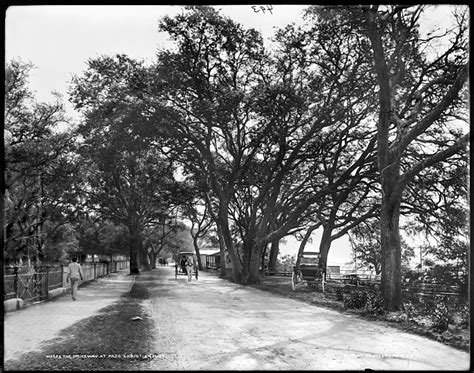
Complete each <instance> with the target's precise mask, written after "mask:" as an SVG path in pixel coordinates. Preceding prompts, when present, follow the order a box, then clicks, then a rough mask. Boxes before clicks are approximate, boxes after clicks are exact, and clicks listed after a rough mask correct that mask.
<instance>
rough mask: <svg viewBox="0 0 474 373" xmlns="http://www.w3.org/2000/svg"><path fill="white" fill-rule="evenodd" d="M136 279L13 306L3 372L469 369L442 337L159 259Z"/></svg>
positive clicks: (465, 357) (112, 279)
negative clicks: (179, 272)
mask: <svg viewBox="0 0 474 373" xmlns="http://www.w3.org/2000/svg"><path fill="white" fill-rule="evenodd" d="M130 279H131V278H130V276H128V277H127V276H113V277H110V278H107V279H103V280H101V281H98V282H96V283H94V284H91V285H90V286H88V288H87V289H84V290H81V289H80V291H79V298H78V301H77V302H72V301H71V300H70V299H69V297H64V298H59V299H55V300H54V301H52V302H47V303H44V304H39V305H35V306H31V307H29V308H28V309H25V310H20V311H17V312H14V313H12V314H8V315H7V316H6V317H5V320H4V322H5V330H4V333H5V334H4V337H5V338H4V341H5V351H4V353H5V355H4V356H5V360H8V359H11V360H9V364H8V366H7V364H5V370H8V369H15V370H28V369H31V368H32V367H36V368H37V369H38V370H70V369H79V368H80V369H85V370H111V369H112V370H116V369H119V370H135V371H140V370H364V369H373V370H427V371H430V370H468V369H469V364H470V357H469V354H468V353H466V352H463V351H460V350H457V349H454V348H452V347H448V346H446V345H443V344H441V343H439V342H435V341H432V340H429V339H427V338H424V337H420V336H417V335H412V334H408V333H404V332H401V331H399V330H397V329H393V328H391V327H389V326H387V325H385V324H383V323H377V322H369V321H367V320H363V319H360V318H358V317H357V316H355V315H347V314H342V313H340V312H337V311H333V310H328V309H324V308H320V307H317V306H314V305H309V304H307V303H304V302H302V301H299V300H293V299H288V298H285V297H283V296H279V295H274V294H272V293H270V292H265V291H262V290H258V289H255V288H251V287H244V286H240V285H237V284H233V283H230V282H228V281H224V280H222V279H220V278H218V277H217V276H215V275H211V274H208V273H201V274H200V276H199V280H198V281H196V280H195V279H193V281H192V282H190V283H189V282H188V281H187V278H185V277H184V276H179V277H178V278H177V279H175V276H174V268H173V267H160V268H158V269H156V270H153V271H150V272H142V273H141V274H140V275H139V276H136V277H134V285H133V288H132V291H131V292H130V289H131V285H132V283H133V281H130ZM135 315H140V316H141V321H140V320H138V321H133V319H134V317H133V316H135ZM68 336H69V338H68ZM111 353H113V354H116V355H114V357H113V358H112V357H111V356H110V355H106V354H111ZM48 354H66V355H64V356H63V355H60V356H62V357H65V356H67V357H74V359H71V360H69V359H59V360H57V359H56V357H54V358H47V356H48ZM72 354H82V355H80V356H79V357H75V356H76V355H72ZM84 354H104V357H100V356H99V357H98V356H95V357H92V356H89V355H87V356H86V355H84ZM143 356H146V358H145V359H142V357H143ZM116 357H120V359H116ZM5 360H4V361H5Z"/></svg>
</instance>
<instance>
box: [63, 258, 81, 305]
mask: <svg viewBox="0 0 474 373" xmlns="http://www.w3.org/2000/svg"><path fill="white" fill-rule="evenodd" d="M79 279H80V280H83V279H84V275H83V274H82V268H81V265H80V264H79V263H77V258H76V257H73V258H72V263H69V265H68V267H67V277H66V281H69V280H71V297H72V300H76V295H77V288H78V287H79Z"/></svg>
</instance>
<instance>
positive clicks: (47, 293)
mask: <svg viewBox="0 0 474 373" xmlns="http://www.w3.org/2000/svg"><path fill="white" fill-rule="evenodd" d="M44 287H45V289H46V299H48V297H49V265H46V277H45V279H44Z"/></svg>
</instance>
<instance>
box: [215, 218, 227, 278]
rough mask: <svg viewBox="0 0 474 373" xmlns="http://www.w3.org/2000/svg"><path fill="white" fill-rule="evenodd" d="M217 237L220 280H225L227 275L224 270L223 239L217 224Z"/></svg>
mask: <svg viewBox="0 0 474 373" xmlns="http://www.w3.org/2000/svg"><path fill="white" fill-rule="evenodd" d="M217 236H218V237H219V250H220V262H219V268H220V275H219V277H220V278H226V276H227V273H226V269H225V242H224V237H223V236H222V232H221V228H220V226H219V224H217Z"/></svg>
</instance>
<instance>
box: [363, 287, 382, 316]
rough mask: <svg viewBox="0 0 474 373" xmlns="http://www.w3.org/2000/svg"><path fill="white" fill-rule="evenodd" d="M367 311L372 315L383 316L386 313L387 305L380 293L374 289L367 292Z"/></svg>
mask: <svg viewBox="0 0 474 373" xmlns="http://www.w3.org/2000/svg"><path fill="white" fill-rule="evenodd" d="M365 310H366V312H367V313H370V314H372V315H382V314H384V313H385V304H384V300H383V297H382V294H381V293H380V291H378V290H376V289H372V290H369V291H368V292H367V301H366V303H365Z"/></svg>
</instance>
